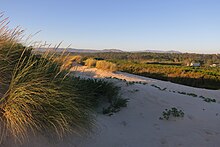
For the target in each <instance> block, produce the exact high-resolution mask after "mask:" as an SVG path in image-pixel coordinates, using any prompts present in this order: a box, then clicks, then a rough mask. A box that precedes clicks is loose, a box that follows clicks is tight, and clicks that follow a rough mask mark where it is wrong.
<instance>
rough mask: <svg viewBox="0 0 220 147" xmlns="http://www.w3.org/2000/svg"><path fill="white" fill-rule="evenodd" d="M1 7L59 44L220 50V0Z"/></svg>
mask: <svg viewBox="0 0 220 147" xmlns="http://www.w3.org/2000/svg"><path fill="white" fill-rule="evenodd" d="M1 11H2V12H4V14H5V16H8V17H9V18H10V27H15V26H18V25H19V26H21V27H22V28H23V29H25V33H26V34H27V35H29V34H34V33H36V32H38V31H41V32H40V33H38V34H37V35H35V36H34V37H33V38H32V40H33V41H46V42H48V43H52V44H54V45H55V44H58V43H60V42H61V41H62V45H61V47H68V46H69V45H70V47H72V48H79V49H121V50H125V51H137V50H148V49H155V50H164V51H168V50H178V51H181V52H195V53H220V1H219V0H32V1H30V0H1V1H0V12H1Z"/></svg>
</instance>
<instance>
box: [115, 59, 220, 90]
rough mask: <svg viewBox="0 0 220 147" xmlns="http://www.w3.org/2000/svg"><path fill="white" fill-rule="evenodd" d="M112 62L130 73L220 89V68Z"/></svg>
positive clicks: (122, 61) (123, 61)
mask: <svg viewBox="0 0 220 147" xmlns="http://www.w3.org/2000/svg"><path fill="white" fill-rule="evenodd" d="M111 62H114V63H116V64H117V68H118V70H120V71H124V72H128V73H133V74H137V75H141V76H145V77H150V78H155V79H160V80H166V81H171V82H174V83H179V84H183V85H188V86H193V87H199V88H207V89H220V68H210V67H187V66H177V65H162V64H145V63H137V62H131V61H125V60H111Z"/></svg>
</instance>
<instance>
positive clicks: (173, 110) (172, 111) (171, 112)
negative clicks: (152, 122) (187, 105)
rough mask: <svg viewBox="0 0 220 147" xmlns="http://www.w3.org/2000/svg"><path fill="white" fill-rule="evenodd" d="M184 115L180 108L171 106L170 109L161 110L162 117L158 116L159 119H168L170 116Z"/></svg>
mask: <svg viewBox="0 0 220 147" xmlns="http://www.w3.org/2000/svg"><path fill="white" fill-rule="evenodd" d="M171 116H172V117H184V112H183V111H182V110H178V109H177V108H175V107H173V108H171V109H169V110H168V109H165V111H163V117H160V118H159V119H161V120H163V119H166V120H168V119H169V118H170V117H171Z"/></svg>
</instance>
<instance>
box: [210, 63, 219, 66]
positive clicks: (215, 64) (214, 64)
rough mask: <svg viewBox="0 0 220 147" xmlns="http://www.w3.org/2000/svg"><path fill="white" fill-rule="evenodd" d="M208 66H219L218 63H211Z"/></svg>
mask: <svg viewBox="0 0 220 147" xmlns="http://www.w3.org/2000/svg"><path fill="white" fill-rule="evenodd" d="M210 67H219V64H217V63H213V64H211V65H210Z"/></svg>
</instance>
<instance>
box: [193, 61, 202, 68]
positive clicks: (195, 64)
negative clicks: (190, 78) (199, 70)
mask: <svg viewBox="0 0 220 147" xmlns="http://www.w3.org/2000/svg"><path fill="white" fill-rule="evenodd" d="M190 66H191V67H200V66H201V64H200V63H199V62H191V63H190Z"/></svg>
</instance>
